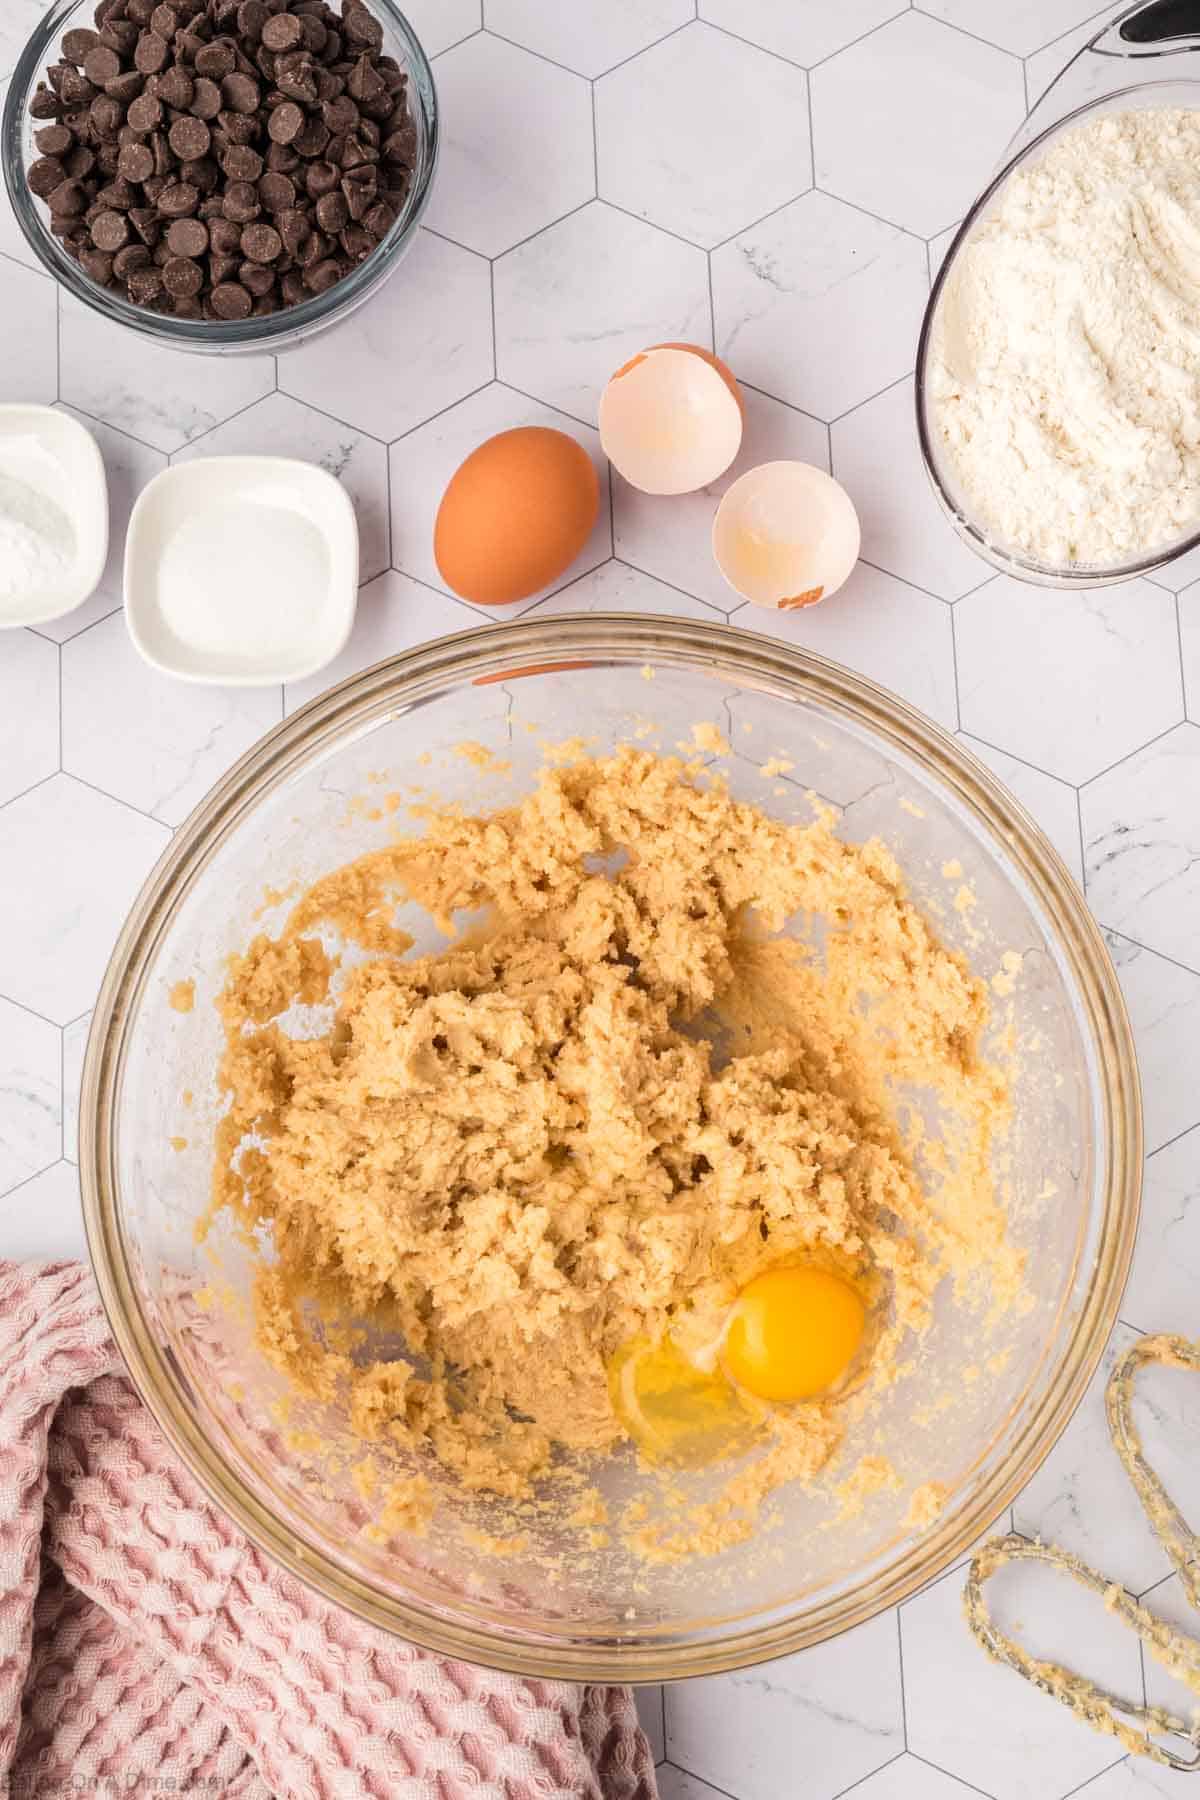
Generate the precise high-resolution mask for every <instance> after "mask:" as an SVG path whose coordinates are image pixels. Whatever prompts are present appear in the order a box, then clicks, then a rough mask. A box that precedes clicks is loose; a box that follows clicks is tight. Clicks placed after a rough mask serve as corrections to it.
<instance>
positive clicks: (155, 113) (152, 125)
mask: <svg viewBox="0 0 1200 1800" xmlns="http://www.w3.org/2000/svg"><path fill="white" fill-rule="evenodd" d="M162 119H163V106H162V101H161V100H160V99H158V97H157V96H156V95H154V94H139V95H138V97H137V99H136V100H135V101H133V103H132V104H131V106H130V108H129V111H128V112H127V113H126V115H125V121H126V123H127V125H128V126H129V129H130V130H131V131H136V132H137V133H138V135H139V136H140V137H146V136H148V135H149V133H150V132H152V131H157V130H158V127H159V126H160V125H161V124H162Z"/></svg>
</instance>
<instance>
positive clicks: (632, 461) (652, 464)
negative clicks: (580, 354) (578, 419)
mask: <svg viewBox="0 0 1200 1800" xmlns="http://www.w3.org/2000/svg"><path fill="white" fill-rule="evenodd" d="M600 442H601V444H602V446H603V448H604V452H605V455H606V456H607V457H608V459H609V461H610V462H611V463H612V465H613V467H614V469H616V470H617V472H618V473H619V474H621V475H623V476H624V478H625V480H626V481H627V482H628V483H629V484H630V486H631V487H635V488H638V489H640V491H641V492H642V493H643V494H690V493H694V492H695V490H696V489H697V488H702V487H706V486H707V485H708V483H709V482H710V481H715V480H716V479H717V477H718V476H719V475H723V474H724V473H725V470H726V469H727V468H728V467H729V465H730V463H731V462H732V461H733V459H734V457H735V456H736V455H737V453H738V450H739V449H740V448H741V442H742V397H741V394H740V393H739V392H738V385H737V382H736V381H735V380H734V378H733V376H732V375H731V374H730V372H729V370H728V369H727V368H726V367H725V364H724V363H723V362H721V361H720V360H719V359H718V358H717V357H715V356H713V355H712V353H711V352H710V351H708V350H702V349H701V348H700V347H699V345H697V344H655V345H654V346H653V347H652V348H651V349H649V350H643V351H641V352H640V353H639V354H638V355H637V356H635V357H632V358H631V359H630V361H629V362H627V363H626V364H625V365H624V367H623V368H620V369H618V370H617V372H616V374H615V375H614V376H613V378H612V380H611V381H610V382H609V384H608V386H607V387H606V388H605V390H604V393H603V394H602V396H601V399H600Z"/></svg>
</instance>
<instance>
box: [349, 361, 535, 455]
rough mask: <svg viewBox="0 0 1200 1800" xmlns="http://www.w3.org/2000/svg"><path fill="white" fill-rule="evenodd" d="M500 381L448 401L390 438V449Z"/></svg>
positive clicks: (481, 383) (485, 384) (388, 445)
mask: <svg viewBox="0 0 1200 1800" xmlns="http://www.w3.org/2000/svg"><path fill="white" fill-rule="evenodd" d="M498 379H499V377H498V376H493V377H492V378H491V380H489V381H481V382H480V384H479V386H478V387H473V388H471V389H470V391H469V392H468V393H465V394H460V395H459V397H458V399H457V400H448V401H447V402H446V404H445V406H439V408H438V410H437V411H436V412H435V413H430V415H429V417H428V418H427V419H418V420H417V422H416V424H415V425H410V426H408V428H407V429H406V430H404V431H402V432H400V434H399V436H397V437H394V438H389V439H388V440H387V447H388V449H389V450H393V449H395V447H396V445H397V444H402V443H403V442H404V440H405V439H406V438H410V437H411V436H412V435H413V433H414V432H415V431H423V430H424V428H425V426H426V425H432V424H433V423H434V422H435V420H437V419H444V418H445V416H446V414H447V413H451V412H453V411H454V409H455V407H456V406H463V405H465V403H466V402H467V401H468V400H473V399H474V398H475V396H476V394H482V393H483V391H484V389H485V388H490V387H494V386H495V384H496V382H497V380H498ZM504 385H505V386H507V385H508V384H507V382H506V383H504ZM326 417H327V418H331V417H332V414H328V413H327V414H326Z"/></svg>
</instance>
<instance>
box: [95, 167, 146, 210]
mask: <svg viewBox="0 0 1200 1800" xmlns="http://www.w3.org/2000/svg"><path fill="white" fill-rule="evenodd" d="M140 199H141V195H140V194H139V193H138V191H137V188H136V187H135V186H134V185H133V183H132V182H129V181H126V179H125V177H124V176H123V175H117V176H115V177H114V179H113V180H112V181H106V182H105V184H104V186H103V187H102V188H101V189H100V190H99V192H98V193H97V195H96V200H95V204H96V205H97V206H99V207H107V208H108V210H109V211H110V212H128V211H129V209H130V207H131V206H136V205H137V204H138V202H139V201H140Z"/></svg>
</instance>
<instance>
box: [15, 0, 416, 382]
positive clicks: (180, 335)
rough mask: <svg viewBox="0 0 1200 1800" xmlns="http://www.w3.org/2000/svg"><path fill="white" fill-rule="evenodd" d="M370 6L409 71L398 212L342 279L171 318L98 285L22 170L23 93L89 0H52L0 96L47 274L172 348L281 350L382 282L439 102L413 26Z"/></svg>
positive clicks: (384, 3) (405, 230)
mask: <svg viewBox="0 0 1200 1800" xmlns="http://www.w3.org/2000/svg"><path fill="white" fill-rule="evenodd" d="M370 10H371V11H372V12H373V13H374V15H375V17H376V18H377V19H378V20H379V22H380V24H381V25H382V27H383V49H384V53H385V54H386V55H388V56H394V57H395V59H396V61H397V62H398V63H399V64H400V67H401V68H402V69H404V70H405V72H406V73H407V75H408V104H409V111H410V113H411V115H412V120H413V123H414V124H415V126H416V128H417V159H416V164H415V166H414V168H413V178H412V184H411V186H410V187H409V190H408V194H407V196H406V198H405V202H404V205H403V207H402V208H401V211H400V214H399V216H398V218H397V219H396V221H395V223H394V224H393V226H392V228H391V230H390V231H389V232H388V234H387V236H386V237H385V238H383V239H382V240H381V241H380V242H379V243H378V244H377V245H376V246H375V249H374V250H372V252H371V254H370V256H368V257H367V259H366V261H365V262H362V263H360V264H359V265H358V267H357V268H356V269H354V270H353V271H352V272H351V273H350V274H349V275H347V276H346V278H345V280H344V281H339V282H338V283H337V285H336V286H335V287H332V288H330V289H329V291H328V293H325V294H316V295H314V296H313V298H312V299H311V300H305V301H302V302H301V304H300V305H299V306H291V307H288V308H286V309H285V310H283V311H280V312H277V313H271V314H270V315H269V316H268V317H267V318H262V319H255V318H249V319H235V320H221V319H176V318H175V317H173V316H172V315H171V314H169V313H158V312H154V311H153V310H152V309H151V308H150V307H147V306H134V305H133V303H132V301H130V300H127V299H125V298H124V296H123V295H121V294H119V293H117V292H116V291H115V290H114V289H111V288H103V287H100V286H99V284H98V283H97V282H94V281H92V280H91V279H90V278H89V277H88V276H87V275H85V274H84V272H83V270H82V269H81V268H80V266H79V264H78V263H77V262H76V261H75V260H74V259H73V258H72V257H71V256H69V255H68V254H67V252H66V251H65V250H64V249H63V247H62V245H61V244H60V243H59V241H58V239H57V238H56V237H55V236H54V235H53V233H52V232H51V231H50V228H49V224H48V220H49V213H48V211H47V208H46V206H45V204H44V202H42V201H41V200H38V199H36V198H35V196H34V195H33V194H32V193H30V191H29V184H28V182H27V180H26V178H25V171H26V170H27V169H28V167H29V165H30V163H31V162H33V161H34V159H35V158H36V157H37V154H38V151H37V147H36V145H35V144H34V141H33V134H34V132H35V131H36V130H37V129H38V123H39V121H38V120H36V119H31V118H30V116H29V101H30V98H31V96H32V94H33V91H34V89H35V88H36V87H37V84H38V82H39V81H40V80H42V79H44V71H45V68H46V65H47V63H52V62H55V61H57V51H58V46H59V44H60V43H61V41H62V36H63V33H64V32H65V31H70V30H71V29H72V27H73V26H77V25H91V24H92V15H93V13H94V11H95V0H57V4H56V5H54V6H52V7H51V8H50V10H49V11H48V12H47V14H46V16H45V18H44V19H43V20H42V21H41V23H40V24H39V26H38V27H37V30H36V31H35V32H34V33H33V36H32V37H31V38H30V40H29V42H28V43H27V44H26V46H25V48H24V50H22V52H21V55H20V57H19V59H18V61H17V66H16V68H15V69H14V70H13V73H12V79H11V80H10V82H9V84H8V97H7V99H6V100H5V103H4V114H3V118H2V119H0V167H3V171H4V183H5V186H6V187H7V189H8V197H9V200H10V201H11V202H12V209H13V211H14V213H15V214H16V217H17V223H18V224H19V225H20V227H21V230H22V231H23V232H24V233H25V237H26V239H27V241H28V243H29V246H30V248H31V249H32V251H33V252H34V254H35V255H36V256H37V257H38V259H39V260H40V261H41V262H42V263H43V264H44V265H45V267H46V268H47V269H48V271H49V272H50V274H51V275H53V276H54V279H55V280H56V281H59V282H61V283H62V285H63V287H64V288H65V289H66V290H67V292H68V293H69V294H73V295H74V296H75V298H76V299H77V300H82V302H83V304H84V305H85V306H88V307H90V308H91V309H92V311H93V312H95V313H99V314H100V316H101V318H104V319H109V320H111V321H113V322H114V323H115V324H118V325H125V326H128V328H129V329H130V330H131V331H136V332H137V333H138V335H139V336H140V337H143V338H146V339H148V340H149V341H151V342H152V343H156V344H166V345H168V346H169V347H170V348H172V349H175V350H199V351H205V350H208V351H220V352H222V353H223V354H225V355H229V354H231V353H234V352H237V351H250V350H258V351H274V350H285V349H287V348H289V347H290V346H291V345H293V344H299V343H301V342H302V341H303V340H304V339H306V338H310V337H313V336H315V334H316V333H317V332H319V331H324V330H325V329H326V327H327V326H330V325H333V324H336V323H337V321H338V320H339V319H344V318H346V317H347V315H348V314H350V313H352V312H353V311H354V310H355V308H356V307H359V306H361V305H362V303H363V301H364V300H367V299H369V298H370V296H371V295H372V294H373V293H374V292H375V290H376V288H378V287H379V286H380V285H381V284H382V283H383V282H385V281H386V280H387V278H388V276H389V275H390V274H392V272H393V270H394V269H395V268H396V265H397V264H398V263H399V261H400V259H401V257H402V256H403V255H404V252H405V251H406V250H407V249H408V247H409V245H410V244H411V242H412V240H413V236H414V234H415V233H416V229H417V226H418V225H419V224H420V222H421V215H422V214H423V213H424V211H425V208H426V206H427V204H428V202H429V194H430V184H431V182H432V181H433V174H434V169H435V167H436V164H437V156H438V142H439V137H438V108H437V96H436V93H435V90H434V85H433V70H432V69H431V68H430V66H429V59H428V57H427V56H426V55H425V52H424V50H422V48H421V46H420V44H419V43H418V41H417V37H416V33H415V32H414V31H413V28H412V26H411V25H410V24H409V22H408V20H407V19H406V18H405V16H404V14H403V13H402V12H401V11H400V9H399V7H397V6H395V5H393V3H392V0H370Z"/></svg>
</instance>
